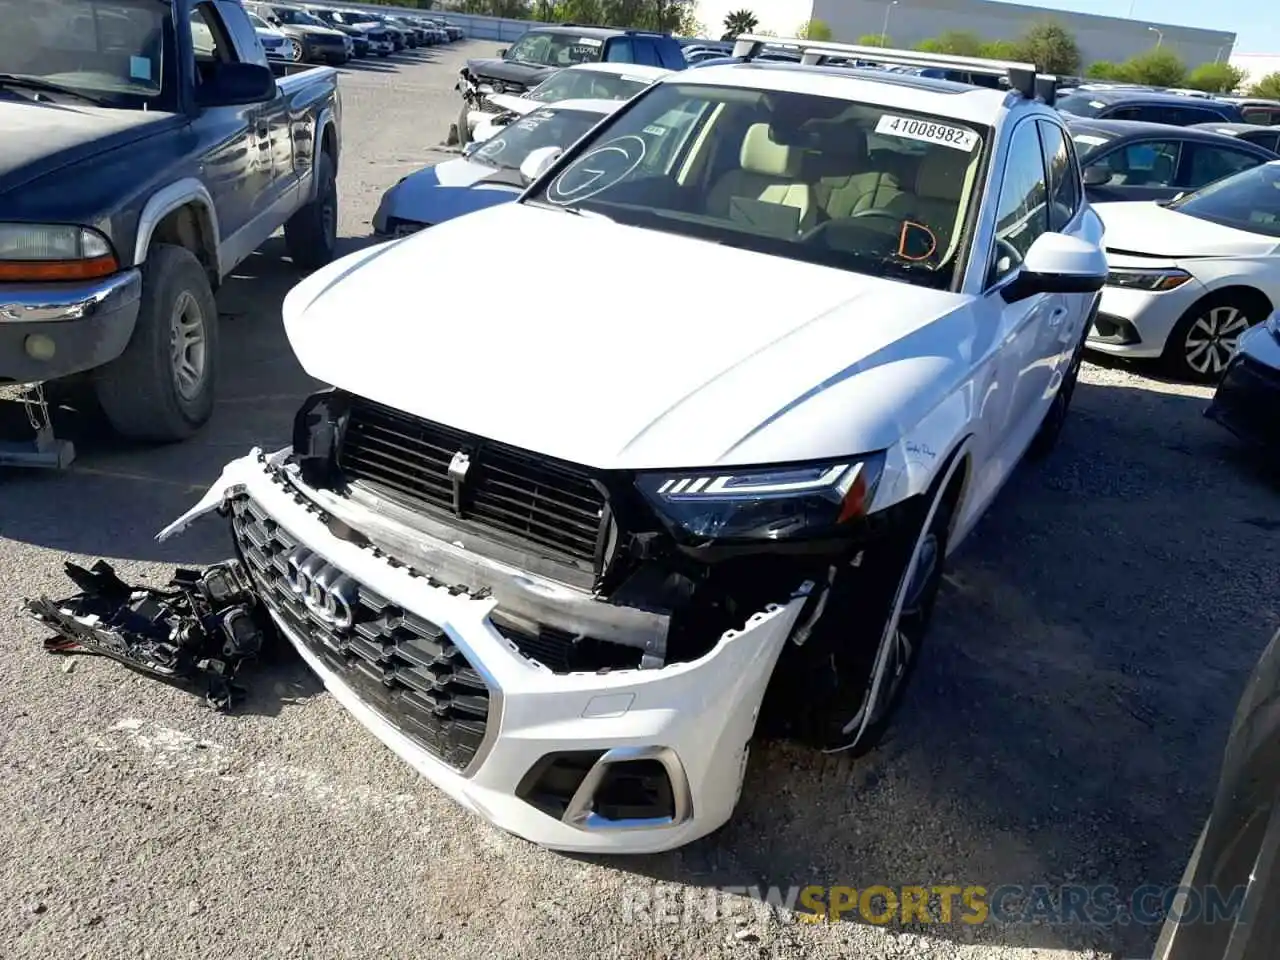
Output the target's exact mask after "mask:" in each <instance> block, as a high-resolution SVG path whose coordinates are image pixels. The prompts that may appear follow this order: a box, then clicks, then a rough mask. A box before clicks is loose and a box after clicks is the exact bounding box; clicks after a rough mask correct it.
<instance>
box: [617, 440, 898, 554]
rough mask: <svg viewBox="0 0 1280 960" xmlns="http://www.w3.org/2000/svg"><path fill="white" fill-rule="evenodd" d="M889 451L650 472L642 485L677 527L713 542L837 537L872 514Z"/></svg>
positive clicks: (639, 485)
mask: <svg viewBox="0 0 1280 960" xmlns="http://www.w3.org/2000/svg"><path fill="white" fill-rule="evenodd" d="M883 470H884V454H882V453H879V454H873V455H870V456H859V457H850V458H847V459H842V460H838V461H829V462H825V463H815V464H802V465H794V466H792V465H788V466H778V467H767V468H742V469H730V470H686V471H678V472H663V473H643V474H641V475H640V476H638V477H637V478H636V487H637V488H638V489H639V491H640V493H641V494H642V495H643V496H644V498H645V499H646V500H648V501H649V503H650V504H651V505H652V506H653V508H654V509H655V510H656V511H657V512H658V514H659V516H661V517H662V519H663V520H665V521H666V522H667V523H669V524H670V525H672V526H674V527H676V528H678V529H679V530H681V531H683V532H684V533H686V534H688V535H689V536H692V537H696V538H699V539H708V540H750V541H760V540H803V539H809V538H819V537H830V536H833V535H836V534H838V533H839V530H840V528H841V527H842V525H844V524H846V523H849V522H850V521H853V520H857V519H859V518H861V517H863V516H865V515H866V513H867V508H868V505H869V504H870V503H871V498H872V495H873V494H874V493H875V489H876V485H877V484H878V483H879V482H880V476H881V473H882V472H883Z"/></svg>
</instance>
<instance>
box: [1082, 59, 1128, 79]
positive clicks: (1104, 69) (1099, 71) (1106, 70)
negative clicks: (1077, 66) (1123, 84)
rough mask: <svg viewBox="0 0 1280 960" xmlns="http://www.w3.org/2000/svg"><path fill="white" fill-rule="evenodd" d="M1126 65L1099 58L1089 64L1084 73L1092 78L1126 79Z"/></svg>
mask: <svg viewBox="0 0 1280 960" xmlns="http://www.w3.org/2000/svg"><path fill="white" fill-rule="evenodd" d="M1124 73H1125V65H1124V64H1123V63H1113V62H1112V61H1110V60H1097V61H1095V62H1093V63H1091V64H1089V67H1088V69H1086V70H1085V72H1084V75H1085V76H1086V77H1088V78H1089V79H1090V80H1125V79H1127V78H1126V77H1125V75H1124Z"/></svg>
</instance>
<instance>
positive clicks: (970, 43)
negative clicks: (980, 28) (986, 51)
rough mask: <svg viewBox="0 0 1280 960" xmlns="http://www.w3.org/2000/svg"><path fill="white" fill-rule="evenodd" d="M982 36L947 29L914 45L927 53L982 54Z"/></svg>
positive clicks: (965, 55)
mask: <svg viewBox="0 0 1280 960" xmlns="http://www.w3.org/2000/svg"><path fill="white" fill-rule="evenodd" d="M982 46H983V44H982V38H981V37H980V36H978V35H977V34H976V33H970V32H969V31H968V30H947V31H945V32H943V33H940V34H938V35H937V36H936V37H930V38H929V39H928V40H924V41H922V42H921V43H919V44H917V45H916V49H917V50H923V51H926V52H928V53H949V54H951V55H952V56H956V57H979V56H981V55H982Z"/></svg>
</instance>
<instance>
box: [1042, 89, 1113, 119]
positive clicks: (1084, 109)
mask: <svg viewBox="0 0 1280 960" xmlns="http://www.w3.org/2000/svg"><path fill="white" fill-rule="evenodd" d="M1053 106H1054V109H1056V110H1057V111H1058V112H1059V113H1069V114H1071V115H1072V116H1073V117H1096V116H1097V115H1098V114H1100V113H1101V112H1102V111H1103V110H1105V109H1106V108H1107V105H1106V104H1105V103H1103V102H1102V101H1101V100H1098V99H1096V98H1094V97H1093V96H1091V95H1090V94H1088V93H1073V94H1071V96H1069V97H1060V98H1058V99H1057V100H1055V101H1054V102H1053Z"/></svg>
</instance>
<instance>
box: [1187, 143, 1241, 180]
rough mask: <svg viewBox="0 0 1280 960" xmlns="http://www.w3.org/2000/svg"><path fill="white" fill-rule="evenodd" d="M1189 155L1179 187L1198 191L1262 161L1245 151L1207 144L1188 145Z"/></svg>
mask: <svg viewBox="0 0 1280 960" xmlns="http://www.w3.org/2000/svg"><path fill="white" fill-rule="evenodd" d="M1186 150H1187V152H1188V154H1189V156H1188V158H1187V160H1188V162H1186V163H1185V164H1184V167H1183V174H1182V176H1181V177H1180V178H1179V183H1178V186H1180V187H1186V188H1188V189H1190V190H1198V189H1200V188H1201V187H1203V186H1204V185H1205V184H1206V183H1213V181H1215V180H1221V179H1222V178H1223V177H1229V176H1231V174H1233V173H1239V172H1240V171H1241V170H1248V169H1249V168H1250V167H1256V166H1257V165H1258V164H1259V163H1261V162H1262V160H1261V159H1260V158H1258V157H1255V156H1254V155H1253V154H1251V153H1245V152H1244V151H1243V150H1231V149H1229V148H1224V147H1217V146H1211V145H1210V144H1207V143H1188V144H1187V145H1186Z"/></svg>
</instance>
